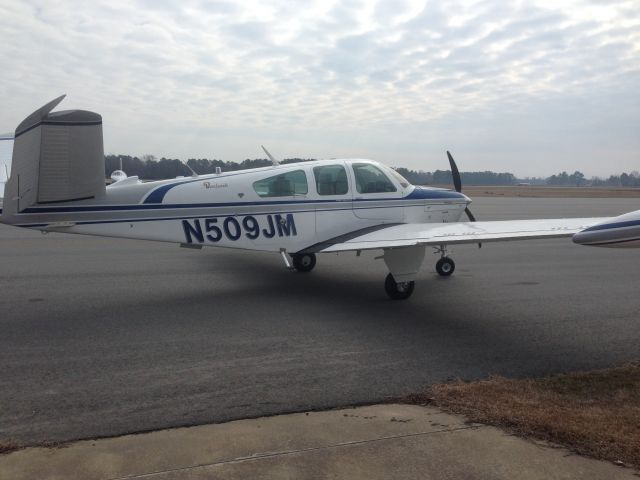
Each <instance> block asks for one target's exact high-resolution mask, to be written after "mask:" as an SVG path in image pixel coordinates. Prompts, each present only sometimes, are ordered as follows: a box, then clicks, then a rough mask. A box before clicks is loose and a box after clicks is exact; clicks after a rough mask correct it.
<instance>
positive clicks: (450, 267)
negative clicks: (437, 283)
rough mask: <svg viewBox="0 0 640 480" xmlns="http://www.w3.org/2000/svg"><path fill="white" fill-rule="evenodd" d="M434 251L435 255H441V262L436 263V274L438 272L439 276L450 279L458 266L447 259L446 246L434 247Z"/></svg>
mask: <svg viewBox="0 0 640 480" xmlns="http://www.w3.org/2000/svg"><path fill="white" fill-rule="evenodd" d="M434 249H435V253H436V254H439V255H440V260H438V262H437V263H436V272H438V275H440V276H441V277H448V276H449V275H451V274H452V273H453V271H454V270H455V269H456V264H455V263H454V261H453V260H451V259H450V258H449V257H447V246H446V245H440V246H439V247H434Z"/></svg>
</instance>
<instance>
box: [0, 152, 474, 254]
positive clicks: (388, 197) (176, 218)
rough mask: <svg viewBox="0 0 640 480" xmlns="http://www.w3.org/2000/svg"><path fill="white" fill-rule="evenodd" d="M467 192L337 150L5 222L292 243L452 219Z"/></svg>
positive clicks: (194, 240) (256, 244)
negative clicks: (418, 182)
mask: <svg viewBox="0 0 640 480" xmlns="http://www.w3.org/2000/svg"><path fill="white" fill-rule="evenodd" d="M470 202H471V200H470V199H469V198H468V197H466V196H465V195H463V194H461V193H458V192H455V191H451V190H445V189H438V188H427V187H417V186H414V185H411V184H409V182H407V181H406V180H405V179H404V178H403V177H401V176H400V175H399V174H397V173H396V172H395V171H394V170H392V169H391V168H389V167H387V166H385V165H383V164H381V163H378V162H374V161H371V160H361V159H339V160H320V161H311V162H301V163H294V164H286V165H275V166H271V167H265V168H259V169H251V170H241V171H233V172H224V173H221V174H212V175H201V176H197V177H185V178H179V179H172V180H161V181H154V182H141V181H140V180H139V179H138V178H137V177H129V178H127V179H124V180H121V181H119V182H117V183H115V184H113V185H111V186H109V187H107V189H106V194H105V195H104V196H102V197H96V198H92V199H87V200H80V201H73V202H58V203H48V204H35V205H32V206H30V207H28V208H25V209H23V210H21V211H19V212H17V213H15V214H11V215H10V214H8V212H5V214H4V215H3V216H2V221H3V222H4V223H9V224H12V225H16V226H21V227H28V228H35V229H40V230H44V231H63V232H68V233H78V234H87V235H103V236H113V237H124V238H139V239H145V240H157V241H165V242H174V243H180V244H185V245H190V246H220V247H230V248H243V249H251V250H266V251H279V250H283V249H284V250H286V251H289V252H296V251H300V250H303V249H306V248H309V247H311V246H313V245H314V244H317V243H322V242H326V241H328V240H330V239H334V238H336V237H340V236H343V235H347V234H352V233H354V232H359V231H362V230H363V229H370V228H375V227H376V226H379V225H388V224H392V223H429V222H436V223H441V222H456V221H458V220H459V219H460V216H461V214H462V213H463V211H464V209H465V207H466V206H467V205H468V204H469V203H470Z"/></svg>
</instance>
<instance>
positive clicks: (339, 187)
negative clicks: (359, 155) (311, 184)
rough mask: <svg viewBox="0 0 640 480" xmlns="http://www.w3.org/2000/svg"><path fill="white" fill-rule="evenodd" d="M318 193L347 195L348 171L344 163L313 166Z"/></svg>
mask: <svg viewBox="0 0 640 480" xmlns="http://www.w3.org/2000/svg"><path fill="white" fill-rule="evenodd" d="M313 174H314V175H315V177H316V188H317V189H318V195H345V194H346V193H347V192H348V191H349V182H348V181H347V171H346V170H345V169H344V167H343V166H342V165H323V166H321V167H313Z"/></svg>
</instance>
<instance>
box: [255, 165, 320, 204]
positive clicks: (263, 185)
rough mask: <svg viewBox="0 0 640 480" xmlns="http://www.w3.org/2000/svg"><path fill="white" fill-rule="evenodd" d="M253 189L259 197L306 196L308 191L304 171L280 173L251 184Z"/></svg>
mask: <svg viewBox="0 0 640 480" xmlns="http://www.w3.org/2000/svg"><path fill="white" fill-rule="evenodd" d="M253 189H254V190H255V191H256V193H257V194H258V195H260V196H261V197H290V196H292V195H306V194H307V192H308V191H309V187H308V185H307V175H306V174H305V173H304V170H295V171H293V172H286V173H281V174H280V175H275V176H273V177H269V178H265V179H264V180H258V181H257V182H253Z"/></svg>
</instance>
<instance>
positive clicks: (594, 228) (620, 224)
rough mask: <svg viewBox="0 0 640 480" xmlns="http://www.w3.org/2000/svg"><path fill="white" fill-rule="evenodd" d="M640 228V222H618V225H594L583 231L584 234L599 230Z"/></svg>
mask: <svg viewBox="0 0 640 480" xmlns="http://www.w3.org/2000/svg"><path fill="white" fill-rule="evenodd" d="M635 226H640V220H629V221H628V222H616V223H603V224H600V225H594V226H592V227H589V228H585V229H584V230H582V231H583V232H595V231H598V230H610V229H613V228H624V227H635Z"/></svg>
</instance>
